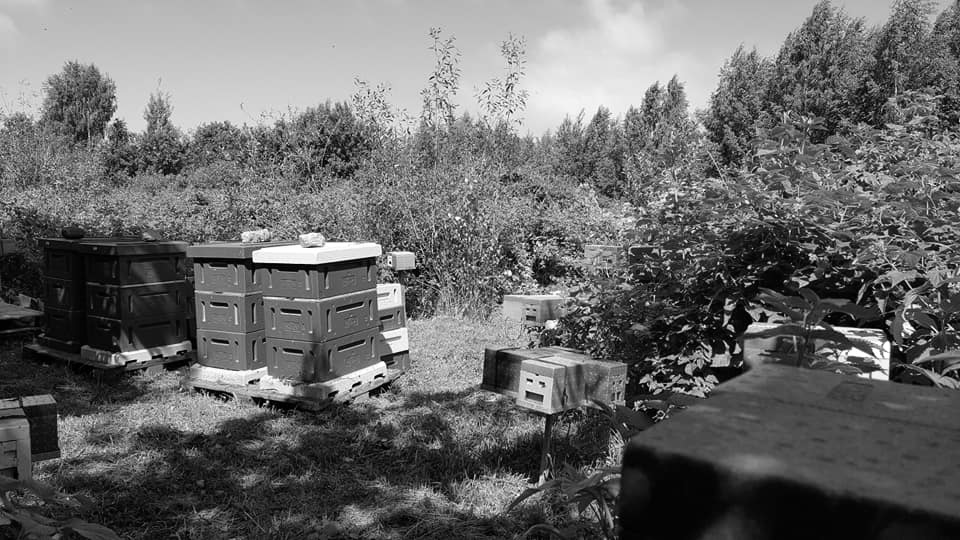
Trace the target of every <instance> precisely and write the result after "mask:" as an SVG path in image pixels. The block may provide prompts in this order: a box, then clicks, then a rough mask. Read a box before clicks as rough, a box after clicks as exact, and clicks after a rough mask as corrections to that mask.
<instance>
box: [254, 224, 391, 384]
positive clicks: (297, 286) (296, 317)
mask: <svg viewBox="0 0 960 540" xmlns="http://www.w3.org/2000/svg"><path fill="white" fill-rule="evenodd" d="M380 254H381V249H380V246H379V245H378V244H373V243H360V242H328V243H327V244H325V245H324V246H323V247H311V248H304V247H301V246H299V245H296V246H281V247H269V248H264V249H258V250H256V251H254V252H253V262H254V263H256V264H257V265H258V271H259V272H260V275H261V276H262V277H261V286H262V290H263V309H264V315H265V318H264V323H265V335H266V354H267V373H268V374H269V375H270V376H271V377H274V378H276V379H283V380H290V381H296V382H304V383H311V382H323V381H329V380H332V379H336V378H338V377H341V376H343V375H347V374H351V373H355V372H357V371H360V370H364V369H367V368H373V367H375V366H377V365H378V364H379V363H380V357H379V354H378V347H377V341H378V339H379V337H380V328H379V310H378V300H377V264H376V261H377V257H379V256H380Z"/></svg>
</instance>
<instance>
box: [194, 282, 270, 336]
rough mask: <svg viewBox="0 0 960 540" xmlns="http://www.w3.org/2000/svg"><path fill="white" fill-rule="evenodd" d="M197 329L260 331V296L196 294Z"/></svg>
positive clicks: (261, 307)
mask: <svg viewBox="0 0 960 540" xmlns="http://www.w3.org/2000/svg"><path fill="white" fill-rule="evenodd" d="M194 306H195V310H196V317H197V329H200V330H219V331H222V332H239V333H241V334H245V333H248V332H257V331H260V330H263V316H264V313H263V295H262V294H260V293H248V294H234V293H213V292H206V291H196V292H195V300H194Z"/></svg>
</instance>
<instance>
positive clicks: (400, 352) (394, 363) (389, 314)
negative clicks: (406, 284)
mask: <svg viewBox="0 0 960 540" xmlns="http://www.w3.org/2000/svg"><path fill="white" fill-rule="evenodd" d="M403 298H404V297H403V286H402V285H400V284H399V283H381V284H379V285H377V312H378V316H379V319H380V337H379V339H378V340H377V347H378V354H379V356H380V360H381V361H382V362H383V363H384V364H385V365H386V367H387V369H395V370H399V371H407V370H408V369H410V338H409V336H408V335H407V313H406V304H405V303H404V299H403Z"/></svg>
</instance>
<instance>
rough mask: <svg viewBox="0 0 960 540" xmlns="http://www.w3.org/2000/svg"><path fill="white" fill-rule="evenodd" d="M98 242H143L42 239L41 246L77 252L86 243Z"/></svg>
mask: <svg viewBox="0 0 960 540" xmlns="http://www.w3.org/2000/svg"><path fill="white" fill-rule="evenodd" d="M98 242H143V240H141V239H140V238H133V237H115V238H108V237H89V238H86V237H84V238H60V237H55V238H41V239H40V246H41V247H43V248H44V249H64V250H71V251H75V250H76V247H77V246H78V245H80V244H84V243H98Z"/></svg>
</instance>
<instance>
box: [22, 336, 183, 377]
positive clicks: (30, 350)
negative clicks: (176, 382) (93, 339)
mask: <svg viewBox="0 0 960 540" xmlns="http://www.w3.org/2000/svg"><path fill="white" fill-rule="evenodd" d="M22 356H23V358H24V359H26V360H33V361H36V362H44V363H49V362H56V363H61V364H65V365H67V366H72V367H79V368H87V369H92V370H93V371H94V372H97V373H98V374H99V375H100V376H101V377H103V376H106V377H111V376H114V377H116V376H120V375H122V374H124V373H128V372H131V371H145V372H146V373H147V374H154V373H159V372H161V371H163V370H164V369H169V368H173V367H176V366H179V365H181V364H189V363H190V362H192V361H193V360H194V359H195V358H196V355H195V354H194V352H193V351H183V352H181V353H179V354H174V355H171V356H163V357H159V358H151V359H150V360H145V361H131V362H128V363H126V364H122V365H120V364H112V365H111V364H104V363H100V362H96V361H93V360H89V359H85V358H83V357H81V356H80V354H79V353H69V352H64V351H58V350H56V349H51V348H50V347H44V346H43V345H40V344H37V343H30V344H27V345H24V346H23V349H22Z"/></svg>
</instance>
